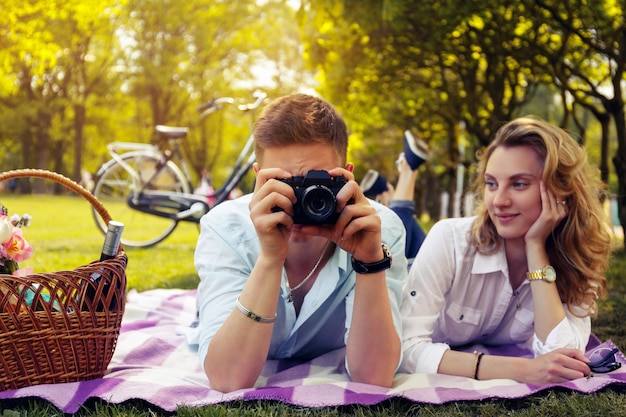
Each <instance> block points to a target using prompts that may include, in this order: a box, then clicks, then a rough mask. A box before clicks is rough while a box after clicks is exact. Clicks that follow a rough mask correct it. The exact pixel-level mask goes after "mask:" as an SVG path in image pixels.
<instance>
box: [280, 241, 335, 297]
mask: <svg viewBox="0 0 626 417" xmlns="http://www.w3.org/2000/svg"><path fill="white" fill-rule="evenodd" d="M328 245H330V240H329V241H328V242H326V244H325V245H324V249H322V254H321V255H320V257H319V259H318V260H317V262H315V265H313V269H311V272H309V274H308V275H307V276H306V277H304V279H303V280H302V281H300V283H299V284H298V285H296V286H295V287H293V288H291V287H289V277H288V276H287V272H286V271H285V284H286V285H287V302H288V303H292V302H293V295H292V294H293V292H294V291H296V290H298V289H299V288H300V287H302V286H303V285H304V284H305V283H306V282H307V281H308V280H309V279H311V277H312V276H313V274H314V273H315V271H317V267H318V266H320V263H322V259H324V255H325V254H326V249H328Z"/></svg>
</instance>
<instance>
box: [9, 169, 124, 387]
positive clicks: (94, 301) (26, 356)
mask: <svg viewBox="0 0 626 417" xmlns="http://www.w3.org/2000/svg"><path fill="white" fill-rule="evenodd" d="M20 177H36V178H43V179H48V180H52V181H54V182H57V183H59V184H61V185H63V186H65V187H66V188H69V189H70V190H72V191H75V192H76V193H78V194H80V195H81V196H83V197H84V198H85V199H87V201H89V202H90V203H91V204H92V205H93V207H94V208H95V209H96V211H97V212H98V213H99V215H100V216H101V217H102V219H103V220H105V222H108V221H109V220H111V218H110V216H109V214H108V212H107V211H106V209H105V208H104V207H103V205H102V204H101V203H100V201H98V199H96V197H95V196H93V195H92V194H91V193H90V192H89V191H87V190H85V189H84V188H83V187H81V186H80V185H78V184H77V183H75V182H74V181H72V180H70V179H68V178H66V177H64V176H62V175H60V174H57V173H54V172H50V171H44V170H34V169H22V170H15V171H8V172H4V173H0V181H4V180H8V179H11V178H20ZM103 240H104V238H103ZM94 255H95V254H94ZM127 261H128V259H127V257H126V254H125V253H124V251H123V250H122V248H121V246H120V249H119V251H118V253H117V255H116V257H115V258H113V259H109V260H106V261H102V262H94V263H91V264H89V265H85V266H81V267H78V268H76V269H74V270H73V271H59V272H52V273H41V274H32V275H28V276H25V277H18V276H13V275H6V274H0V391H4V390H9V389H16V388H22V387H26V386H30V385H37V384H52V383H62V382H75V381H82V380H87V379H93V378H99V377H102V376H103V375H104V372H105V370H106V368H107V366H108V365H109V362H110V361H111V358H112V356H113V352H114V350H115V345H116V343H117V338H118V336H119V333H120V327H121V322H122V315H123V314H124V304H125V294H126V264H127ZM93 274H99V275H101V276H102V278H101V279H99V280H97V281H96V282H95V284H94V283H93V282H94V281H93V280H92V279H91V277H92V276H93ZM89 287H90V288H89ZM88 291H89V293H90V294H91V298H90V299H89V298H84V295H85V294H86V293H87V292H88ZM26 294H28V297H26ZM27 298H28V301H30V302H28V301H27Z"/></svg>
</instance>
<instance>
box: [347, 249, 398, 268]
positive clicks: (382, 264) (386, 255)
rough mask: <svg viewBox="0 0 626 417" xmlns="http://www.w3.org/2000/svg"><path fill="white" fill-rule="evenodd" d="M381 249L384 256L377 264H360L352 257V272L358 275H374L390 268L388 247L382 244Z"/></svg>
mask: <svg viewBox="0 0 626 417" xmlns="http://www.w3.org/2000/svg"><path fill="white" fill-rule="evenodd" d="M382 248H383V254H384V256H383V259H382V260H380V261H378V262H371V263H366V262H361V261H359V260H357V259H355V258H354V256H353V257H352V268H353V269H354V271H355V272H357V273H358V274H374V273H376V272H380V271H384V270H386V269H389V268H391V251H390V250H389V247H387V245H385V244H384V243H383V244H382Z"/></svg>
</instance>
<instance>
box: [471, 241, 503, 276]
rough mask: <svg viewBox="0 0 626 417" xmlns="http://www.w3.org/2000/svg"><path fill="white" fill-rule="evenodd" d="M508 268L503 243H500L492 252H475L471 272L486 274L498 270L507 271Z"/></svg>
mask: <svg viewBox="0 0 626 417" xmlns="http://www.w3.org/2000/svg"><path fill="white" fill-rule="evenodd" d="M508 268H509V267H508V265H507V262H506V252H505V250H504V245H500V248H499V249H498V250H497V251H496V252H495V253H493V254H489V255H485V254H482V253H480V252H477V253H476V256H474V264H473V265H472V274H488V273H492V272H499V271H501V272H503V273H504V272H506V271H508Z"/></svg>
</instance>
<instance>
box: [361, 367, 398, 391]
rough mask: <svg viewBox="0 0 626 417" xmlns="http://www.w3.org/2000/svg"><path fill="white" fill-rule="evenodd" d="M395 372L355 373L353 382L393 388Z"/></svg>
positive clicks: (365, 371)
mask: <svg viewBox="0 0 626 417" xmlns="http://www.w3.org/2000/svg"><path fill="white" fill-rule="evenodd" d="M393 377H394V373H393V372H368V371H367V370H364V372H354V373H352V374H351V379H352V381H353V382H359V383H362V384H369V385H377V386H379V387H385V388H391V386H392V385H393Z"/></svg>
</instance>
